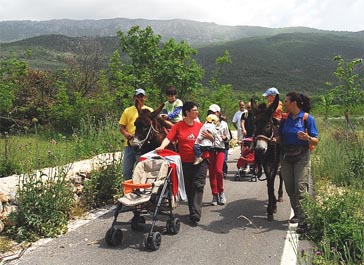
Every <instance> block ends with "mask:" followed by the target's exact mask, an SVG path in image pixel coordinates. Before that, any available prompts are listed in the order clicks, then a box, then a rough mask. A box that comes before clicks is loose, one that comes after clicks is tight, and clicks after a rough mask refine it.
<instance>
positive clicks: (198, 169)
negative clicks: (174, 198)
mask: <svg viewBox="0 0 364 265" xmlns="http://www.w3.org/2000/svg"><path fill="white" fill-rule="evenodd" d="M182 114H183V116H184V118H183V120H182V121H180V122H177V123H176V124H175V125H174V126H173V127H172V128H171V130H170V131H169V133H168V135H167V137H166V138H165V139H164V140H163V142H162V143H161V145H160V146H159V147H157V148H156V151H158V150H163V149H164V148H165V147H166V146H167V145H168V144H169V143H170V142H173V141H178V153H179V155H180V156H181V161H182V168H183V177H184V182H185V189H186V193H187V199H188V208H189V211H190V221H191V223H192V224H193V225H196V223H197V222H199V221H200V219H201V211H202V196H203V190H204V186H205V183H206V176H207V168H208V162H207V159H206V158H207V156H208V155H207V152H206V153H204V154H203V155H202V158H204V161H203V162H201V163H200V164H198V165H194V164H193V162H194V159H195V155H194V151H193V146H194V143H195V141H196V138H197V136H198V133H199V131H200V129H201V127H202V125H203V124H202V123H200V122H197V121H196V118H197V116H198V107H197V104H196V103H194V102H191V101H187V102H185V103H184V104H183V108H182ZM203 137H206V138H210V139H213V137H212V135H210V134H209V133H205V134H203Z"/></svg>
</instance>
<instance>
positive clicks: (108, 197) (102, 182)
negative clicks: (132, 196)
mask: <svg viewBox="0 0 364 265" xmlns="http://www.w3.org/2000/svg"><path fill="white" fill-rule="evenodd" d="M112 162H113V163H112V164H111V165H108V166H106V165H105V166H101V167H99V169H98V170H96V171H93V172H92V178H91V179H89V180H88V181H86V182H85V186H84V190H83V194H82V197H81V203H82V204H83V205H85V206H86V207H87V208H88V209H93V208H98V207H101V206H105V205H107V204H113V203H114V201H115V198H114V197H115V196H117V195H121V194H122V186H121V182H122V180H123V177H122V169H121V165H122V164H121V161H120V160H119V161H117V160H116V159H114V160H113V161H112Z"/></svg>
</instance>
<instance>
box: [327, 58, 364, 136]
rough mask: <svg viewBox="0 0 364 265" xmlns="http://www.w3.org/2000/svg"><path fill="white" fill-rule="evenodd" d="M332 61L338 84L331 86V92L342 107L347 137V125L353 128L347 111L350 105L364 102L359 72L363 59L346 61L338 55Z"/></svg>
mask: <svg viewBox="0 0 364 265" xmlns="http://www.w3.org/2000/svg"><path fill="white" fill-rule="evenodd" d="M334 61H336V62H337V63H338V67H337V69H336V71H335V72H334V75H335V76H336V78H337V79H338V85H337V86H336V87H334V88H333V94H334V95H335V97H336V100H337V101H338V102H340V103H341V105H342V107H343V108H344V115H345V122H346V137H347V138H348V130H349V127H350V128H351V129H352V130H354V126H353V125H352V123H351V121H350V118H349V111H350V109H351V107H353V106H356V105H357V104H359V103H362V102H364V88H363V81H364V75H363V72H360V70H362V69H363V66H364V65H363V59H354V60H352V61H351V62H348V63H347V62H345V60H344V59H343V58H342V57H341V56H339V55H338V56H335V57H334Z"/></svg>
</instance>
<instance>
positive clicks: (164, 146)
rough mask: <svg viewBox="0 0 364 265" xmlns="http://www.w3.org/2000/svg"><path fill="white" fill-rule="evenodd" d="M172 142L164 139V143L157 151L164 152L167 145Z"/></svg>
mask: <svg viewBox="0 0 364 265" xmlns="http://www.w3.org/2000/svg"><path fill="white" fill-rule="evenodd" d="M170 142H171V141H169V140H168V138H164V140H163V141H162V143H161V145H160V146H158V147H157V148H156V149H155V150H156V151H159V150H163V149H164V148H166V147H167V145H169V143H170Z"/></svg>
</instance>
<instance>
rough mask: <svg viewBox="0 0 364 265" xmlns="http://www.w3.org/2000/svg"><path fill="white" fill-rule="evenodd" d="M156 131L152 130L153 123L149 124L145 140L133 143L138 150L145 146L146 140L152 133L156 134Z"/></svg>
mask: <svg viewBox="0 0 364 265" xmlns="http://www.w3.org/2000/svg"><path fill="white" fill-rule="evenodd" d="M157 132H158V131H157V130H156V129H154V127H153V122H151V123H150V127H149V130H148V133H147V136H145V138H144V139H143V140H140V141H138V142H134V144H136V145H137V146H138V148H139V149H141V148H142V146H143V145H144V144H145V142H146V141H147V140H148V138H149V136H150V135H151V134H152V133H157Z"/></svg>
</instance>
